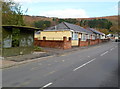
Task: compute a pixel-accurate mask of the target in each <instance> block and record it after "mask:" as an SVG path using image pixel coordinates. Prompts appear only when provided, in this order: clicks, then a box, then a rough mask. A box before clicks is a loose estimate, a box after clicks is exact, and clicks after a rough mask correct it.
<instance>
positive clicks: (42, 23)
mask: <svg viewBox="0 0 120 89" xmlns="http://www.w3.org/2000/svg"><path fill="white" fill-rule="evenodd" d="M33 24H34V26H35V27H37V28H42V29H45V28H47V27H50V26H51V22H50V21H37V22H34V23H33Z"/></svg>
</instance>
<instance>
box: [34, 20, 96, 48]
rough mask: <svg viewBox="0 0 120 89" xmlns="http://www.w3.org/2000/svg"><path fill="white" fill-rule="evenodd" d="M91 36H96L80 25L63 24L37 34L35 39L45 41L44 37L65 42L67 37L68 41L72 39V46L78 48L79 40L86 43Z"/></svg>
mask: <svg viewBox="0 0 120 89" xmlns="http://www.w3.org/2000/svg"><path fill="white" fill-rule="evenodd" d="M91 35H95V34H94V33H93V32H92V31H89V30H86V29H84V28H82V27H80V26H78V25H74V24H71V23H67V22H62V23H60V24H58V25H56V26H52V27H49V28H47V29H45V30H44V31H41V32H40V31H39V32H36V34H35V38H36V39H38V40H43V37H46V40H63V37H67V40H69V38H70V37H71V39H72V46H78V43H79V42H78V41H79V39H81V41H86V40H87V39H91Z"/></svg>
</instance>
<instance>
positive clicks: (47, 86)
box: [40, 83, 53, 89]
mask: <svg viewBox="0 0 120 89" xmlns="http://www.w3.org/2000/svg"><path fill="white" fill-rule="evenodd" d="M52 84H53V83H48V84H46V85H45V86H43V87H42V88H40V89H43V88H45V87H48V86H50V85H52Z"/></svg>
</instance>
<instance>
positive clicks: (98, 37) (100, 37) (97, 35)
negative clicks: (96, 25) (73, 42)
mask: <svg viewBox="0 0 120 89" xmlns="http://www.w3.org/2000/svg"><path fill="white" fill-rule="evenodd" d="M86 29H87V30H89V31H92V32H93V33H94V34H95V35H94V37H93V38H94V39H105V34H104V33H102V32H100V31H97V30H95V29H93V28H86Z"/></svg>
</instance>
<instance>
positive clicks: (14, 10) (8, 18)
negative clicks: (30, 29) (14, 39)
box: [2, 0, 25, 26]
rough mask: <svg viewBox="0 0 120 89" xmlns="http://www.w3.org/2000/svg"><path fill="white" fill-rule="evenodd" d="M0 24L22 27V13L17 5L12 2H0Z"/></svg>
mask: <svg viewBox="0 0 120 89" xmlns="http://www.w3.org/2000/svg"><path fill="white" fill-rule="evenodd" d="M2 24H3V25H18V26H24V25H25V24H24V20H23V11H22V10H21V6H20V5H19V4H18V3H15V2H13V1H12V0H9V1H5V0H3V2H2Z"/></svg>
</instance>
